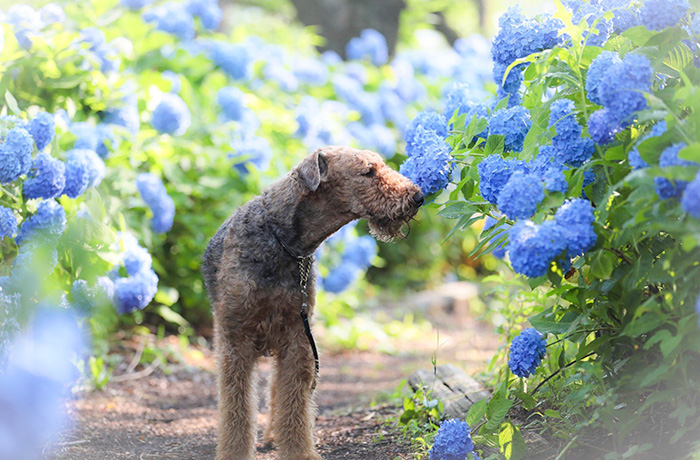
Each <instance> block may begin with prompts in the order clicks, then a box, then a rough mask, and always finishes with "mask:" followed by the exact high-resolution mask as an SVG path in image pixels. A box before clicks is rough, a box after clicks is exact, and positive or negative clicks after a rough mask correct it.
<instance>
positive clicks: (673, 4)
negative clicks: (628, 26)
mask: <svg viewBox="0 0 700 460" xmlns="http://www.w3.org/2000/svg"><path fill="white" fill-rule="evenodd" d="M688 8H690V5H689V4H688V2H687V1H685V0H644V4H643V5H642V6H641V7H640V8H639V21H640V22H641V23H642V24H643V25H644V26H645V27H646V28H647V29H649V30H655V31H659V30H664V29H666V28H668V27H673V26H675V25H678V24H679V23H680V22H681V20H682V19H683V17H684V16H685V14H686V12H687V11H688Z"/></svg>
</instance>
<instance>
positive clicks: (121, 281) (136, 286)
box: [113, 233, 158, 314]
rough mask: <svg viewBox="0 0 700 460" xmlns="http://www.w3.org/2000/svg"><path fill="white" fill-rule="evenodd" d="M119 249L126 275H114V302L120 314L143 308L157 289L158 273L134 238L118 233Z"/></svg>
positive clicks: (146, 252)
mask: <svg viewBox="0 0 700 460" xmlns="http://www.w3.org/2000/svg"><path fill="white" fill-rule="evenodd" d="M118 237H119V245H118V247H119V249H121V250H122V263H123V265H124V268H125V270H126V275H127V276H119V274H118V273H113V275H114V279H113V281H114V303H115V307H116V309H117V312H119V313H120V314H126V313H131V312H132V311H134V310H142V309H144V308H145V307H146V306H147V305H148V304H149V303H150V302H151V300H153V297H154V296H155V295H156V292H157V291H158V275H156V273H155V272H154V271H153V269H152V268H151V262H152V260H151V257H150V255H149V254H148V251H146V250H145V249H144V248H142V247H141V246H140V245H139V244H138V241H137V240H136V238H134V236H133V235H131V234H128V233H120V234H119V235H118Z"/></svg>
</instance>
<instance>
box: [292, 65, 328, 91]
mask: <svg viewBox="0 0 700 460" xmlns="http://www.w3.org/2000/svg"><path fill="white" fill-rule="evenodd" d="M292 72H294V76H295V77H296V78H297V80H299V81H300V82H302V83H307V84H309V85H313V86H322V85H325V84H326V82H328V76H329V71H328V66H327V65H326V64H325V63H324V62H323V61H321V60H318V59H299V60H298V61H296V62H295V63H294V69H293V70H292Z"/></svg>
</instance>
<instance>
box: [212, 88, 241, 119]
mask: <svg viewBox="0 0 700 460" xmlns="http://www.w3.org/2000/svg"><path fill="white" fill-rule="evenodd" d="M244 99H245V93H244V92H243V91H241V90H240V89H238V88H236V87H235V86H225V87H223V88H221V89H220V90H219V92H218V93H216V102H218V103H219V106H220V107H221V110H222V111H223V114H224V117H225V118H226V120H229V121H239V120H240V119H241V117H242V116H243V112H244V110H245V109H246V105H245V101H244Z"/></svg>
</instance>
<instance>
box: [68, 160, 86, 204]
mask: <svg viewBox="0 0 700 460" xmlns="http://www.w3.org/2000/svg"><path fill="white" fill-rule="evenodd" d="M65 165H66V166H65V167H66V170H65V176H66V177H65V186H64V187H63V191H62V192H61V194H62V195H66V196H68V197H69V198H78V197H79V196H80V195H82V194H83V193H85V190H87V188H88V186H89V185H90V171H89V169H88V163H87V161H86V160H84V159H83V158H79V157H74V158H71V159H70V160H67V161H66V164H65Z"/></svg>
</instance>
